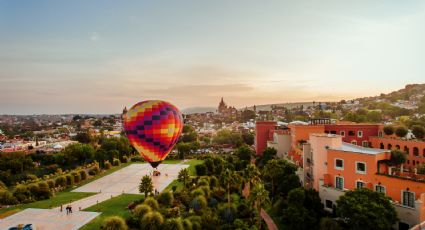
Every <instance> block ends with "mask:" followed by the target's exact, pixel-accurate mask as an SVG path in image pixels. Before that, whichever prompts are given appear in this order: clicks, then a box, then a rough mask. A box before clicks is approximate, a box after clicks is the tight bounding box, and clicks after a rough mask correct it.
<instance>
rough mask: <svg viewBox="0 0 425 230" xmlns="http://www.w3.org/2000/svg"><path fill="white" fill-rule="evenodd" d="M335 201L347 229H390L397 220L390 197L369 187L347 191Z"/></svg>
mask: <svg viewBox="0 0 425 230" xmlns="http://www.w3.org/2000/svg"><path fill="white" fill-rule="evenodd" d="M336 203H337V214H338V216H340V217H341V218H343V219H344V220H345V221H346V223H347V227H348V228H349V229H365V230H368V229H371V230H372V229H376V230H379V229H391V228H392V226H393V225H394V224H395V223H396V222H397V220H398V218H397V213H396V211H395V209H394V207H393V206H392V204H391V202H390V199H389V198H388V197H386V196H385V195H384V194H382V193H379V192H374V191H371V190H369V189H356V190H354V191H348V192H347V193H345V194H344V195H343V196H340V197H339V199H338V200H337V201H336Z"/></svg>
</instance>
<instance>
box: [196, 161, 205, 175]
mask: <svg viewBox="0 0 425 230" xmlns="http://www.w3.org/2000/svg"><path fill="white" fill-rule="evenodd" d="M195 169H196V174H197V175H198V176H205V175H207V167H206V166H205V165H204V164H199V165H196V166H195Z"/></svg>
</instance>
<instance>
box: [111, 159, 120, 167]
mask: <svg viewBox="0 0 425 230" xmlns="http://www.w3.org/2000/svg"><path fill="white" fill-rule="evenodd" d="M120 164H121V162H120V159H117V158H114V160H113V161H112V165H113V166H119V165H120Z"/></svg>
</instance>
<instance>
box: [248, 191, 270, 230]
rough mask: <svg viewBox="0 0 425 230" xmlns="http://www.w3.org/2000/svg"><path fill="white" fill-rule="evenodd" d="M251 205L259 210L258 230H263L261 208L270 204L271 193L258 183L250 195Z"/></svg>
mask: <svg viewBox="0 0 425 230" xmlns="http://www.w3.org/2000/svg"><path fill="white" fill-rule="evenodd" d="M248 200H249V202H250V204H251V205H252V206H253V207H254V208H255V209H256V210H257V215H258V216H257V218H258V229H261V217H260V213H261V208H262V207H264V206H265V205H267V204H269V203H270V199H269V192H268V191H267V190H266V189H265V188H264V185H263V184H262V183H258V184H257V185H256V186H255V187H254V189H253V190H252V191H251V193H250V194H249V198H248Z"/></svg>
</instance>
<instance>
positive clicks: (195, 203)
mask: <svg viewBox="0 0 425 230" xmlns="http://www.w3.org/2000/svg"><path fill="white" fill-rule="evenodd" d="M189 206H190V208H192V209H193V210H195V211H201V210H203V209H205V208H206V207H207V199H205V196H202V195H201V196H197V197H195V198H194V199H193V200H192V201H191V202H190V205H189Z"/></svg>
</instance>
